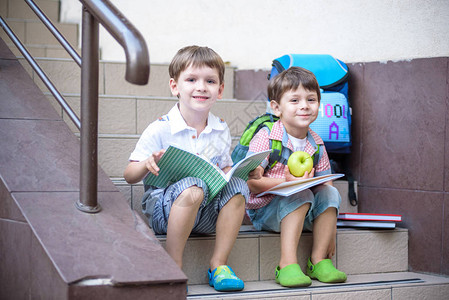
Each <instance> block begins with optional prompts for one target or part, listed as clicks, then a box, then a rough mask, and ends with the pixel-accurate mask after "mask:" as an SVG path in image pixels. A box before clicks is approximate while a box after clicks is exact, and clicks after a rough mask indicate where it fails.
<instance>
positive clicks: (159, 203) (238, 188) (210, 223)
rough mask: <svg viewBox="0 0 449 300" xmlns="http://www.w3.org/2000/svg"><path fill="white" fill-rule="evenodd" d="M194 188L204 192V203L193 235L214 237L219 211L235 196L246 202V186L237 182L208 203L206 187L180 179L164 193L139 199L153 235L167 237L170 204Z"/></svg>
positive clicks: (200, 182) (195, 180)
mask: <svg viewBox="0 0 449 300" xmlns="http://www.w3.org/2000/svg"><path fill="white" fill-rule="evenodd" d="M192 186H197V187H200V188H202V189H203V192H204V199H203V202H202V203H201V205H200V208H199V210H198V214H197V216H196V219H195V224H194V226H193V230H192V232H193V233H213V232H215V226H216V223H217V218H218V214H219V212H220V210H221V209H222V208H223V207H224V206H225V205H226V203H228V201H229V200H230V199H231V198H232V197H234V196H235V195H237V194H241V195H243V197H244V198H245V201H247V200H248V197H249V189H248V185H247V184H246V182H245V181H244V180H242V179H240V178H234V177H233V178H231V180H230V181H229V182H228V184H227V185H226V186H225V187H224V188H223V189H222V190H221V191H220V193H218V195H217V196H216V197H215V198H214V199H212V200H211V201H210V202H207V199H208V188H207V185H206V183H205V182H204V181H203V180H201V179H199V178H194V177H187V178H183V179H181V180H180V181H178V182H176V183H174V184H172V185H170V186H168V187H167V188H165V189H154V190H152V189H149V190H147V191H146V192H145V194H144V196H143V199H142V211H143V213H144V214H145V215H146V216H147V217H148V218H149V223H150V225H151V226H152V228H153V231H154V232H155V233H156V234H166V233H167V224H168V217H169V215H170V209H171V207H172V205H173V202H174V201H175V200H176V199H177V198H178V197H179V195H180V194H181V193H182V192H183V191H184V190H185V189H187V188H189V187H192Z"/></svg>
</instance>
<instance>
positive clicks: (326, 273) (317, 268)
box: [306, 257, 347, 283]
mask: <svg viewBox="0 0 449 300" xmlns="http://www.w3.org/2000/svg"><path fill="white" fill-rule="evenodd" d="M306 274H307V275H308V276H310V278H312V279H317V280H319V281H321V282H325V283H339V282H345V281H346V278H347V277H346V274H345V273H344V272H342V271H340V270H337V269H336V268H335V267H334V265H333V264H332V260H330V259H323V260H322V261H320V262H319V263H317V264H316V265H314V264H312V261H311V260H310V257H309V260H308V262H307V270H306Z"/></svg>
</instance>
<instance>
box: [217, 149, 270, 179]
mask: <svg viewBox="0 0 449 300" xmlns="http://www.w3.org/2000/svg"><path fill="white" fill-rule="evenodd" d="M270 152H271V150H266V151H262V152H256V153H252V154H251V155H248V156H247V157H245V158H244V159H242V160H241V161H239V162H238V163H236V164H235V165H234V166H232V169H231V170H229V172H228V173H227V174H226V180H227V181H229V180H230V179H231V177H233V176H235V177H239V178H241V179H243V180H245V181H247V180H248V174H249V173H250V172H251V171H252V170H254V169H255V168H257V167H258V166H259V165H260V163H261V162H262V161H263V160H264V159H265V158H266V157H267V156H268V154H270Z"/></svg>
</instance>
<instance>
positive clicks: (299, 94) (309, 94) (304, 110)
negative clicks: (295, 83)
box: [270, 86, 320, 138]
mask: <svg viewBox="0 0 449 300" xmlns="http://www.w3.org/2000/svg"><path fill="white" fill-rule="evenodd" d="M270 105H271V108H272V109H273V111H274V113H275V114H276V115H277V116H278V117H280V118H281V120H282V123H283V124H284V126H285V129H286V130H287V133H288V134H290V135H292V136H294V137H296V138H305V137H306V136H307V132H308V130H309V125H310V124H312V122H313V121H315V120H316V118H317V116H318V110H319V107H320V102H319V101H318V95H317V93H316V92H315V91H308V90H305V89H304V88H303V87H302V86H299V87H298V88H297V89H296V90H289V91H286V92H285V93H284V94H283V95H282V97H281V99H280V101H279V103H278V102H276V101H274V100H272V101H271V103H270Z"/></svg>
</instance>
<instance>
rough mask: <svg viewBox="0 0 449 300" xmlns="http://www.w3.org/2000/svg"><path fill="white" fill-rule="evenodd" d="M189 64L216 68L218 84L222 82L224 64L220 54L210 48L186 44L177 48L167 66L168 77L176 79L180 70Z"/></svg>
mask: <svg viewBox="0 0 449 300" xmlns="http://www.w3.org/2000/svg"><path fill="white" fill-rule="evenodd" d="M190 65H192V66H193V67H202V66H208V67H209V68H212V69H216V70H217V71H218V77H219V80H220V84H221V83H223V82H224V72H225V64H224V62H223V60H222V59H221V57H220V55H218V54H217V53H216V52H215V51H214V50H212V49H211V48H208V47H200V46H187V47H184V48H181V49H179V51H178V52H177V53H176V55H175V56H174V57H173V59H172V61H171V63H170V66H169V67H168V73H169V74H170V78H173V79H174V80H175V81H177V80H178V78H179V75H180V74H181V72H182V71H184V70H185V69H187V68H188V67H189V66H190Z"/></svg>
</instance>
